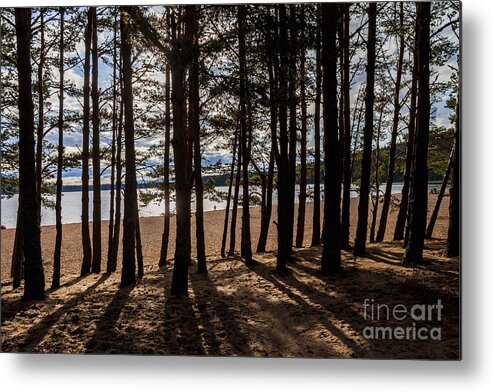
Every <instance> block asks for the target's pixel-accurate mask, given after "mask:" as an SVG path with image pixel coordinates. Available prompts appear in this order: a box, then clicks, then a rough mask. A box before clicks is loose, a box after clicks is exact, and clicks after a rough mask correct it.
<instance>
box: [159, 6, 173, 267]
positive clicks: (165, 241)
mask: <svg viewBox="0 0 493 392" xmlns="http://www.w3.org/2000/svg"><path fill="white" fill-rule="evenodd" d="M168 15H169V12H168ZM168 20H169V18H168ZM170 84H171V81H170V71H169V65H166V88H165V89H166V90H165V97H164V100H165V110H166V114H165V116H166V117H165V133H164V163H163V168H164V226H163V236H162V238H161V256H160V257H159V267H164V266H165V265H166V259H167V257H168V246H169V227H170V189H169V163H170V162H169V152H170V151H169V150H170V145H171V105H170V100H171V97H170V90H171V89H170V87H171V86H170Z"/></svg>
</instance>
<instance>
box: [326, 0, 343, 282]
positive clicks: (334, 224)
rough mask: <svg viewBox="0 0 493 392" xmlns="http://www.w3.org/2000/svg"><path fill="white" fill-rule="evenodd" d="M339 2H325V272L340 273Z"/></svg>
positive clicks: (328, 273)
mask: <svg viewBox="0 0 493 392" xmlns="http://www.w3.org/2000/svg"><path fill="white" fill-rule="evenodd" d="M338 11H339V10H338V5H337V4H335V3H324V4H322V39H323V47H322V69H323V87H322V88H323V110H324V112H323V113H324V114H323V121H324V167H325V173H324V182H325V186H324V192H325V201H324V227H325V230H324V233H323V236H324V238H323V241H322V242H323V246H324V247H323V252H322V261H321V272H322V274H323V275H331V274H336V273H338V272H339V271H340V269H341V242H340V233H341V231H340V230H341V173H340V172H341V170H340V164H341V161H340V156H339V154H340V152H339V148H340V145H339V140H338V139H339V135H338V122H337V47H336V31H337V19H338Z"/></svg>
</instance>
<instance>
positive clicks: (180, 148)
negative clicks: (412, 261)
mask: <svg viewBox="0 0 493 392" xmlns="http://www.w3.org/2000/svg"><path fill="white" fill-rule="evenodd" d="M187 12H190V11H189V9H188V8H187ZM171 19H172V21H171V26H172V30H173V31H172V36H173V39H172V52H173V55H172V56H170V57H171V58H170V66H171V79H172V93H171V104H172V106H173V141H172V145H173V158H174V161H175V188H176V244H175V261H174V265H173V277H172V282H171V294H172V295H175V296H187V295H188V265H189V264H190V251H191V245H190V240H191V237H190V213H191V210H190V199H191V196H190V194H191V187H190V175H191V172H190V167H191V164H190V162H189V158H190V155H189V145H188V144H189V137H188V135H187V125H186V118H187V117H186V101H185V70H186V66H185V64H184V61H183V60H181V59H180V57H181V56H184V55H185V54H184V53H182V48H181V46H182V45H181V44H180V42H181V41H183V36H182V35H181V34H180V35H179V36H178V37H177V33H178V32H177V31H176V30H177V26H176V22H175V20H174V19H175V18H174V15H172V18H171ZM188 33H189V32H188ZM178 34H179V33H178Z"/></svg>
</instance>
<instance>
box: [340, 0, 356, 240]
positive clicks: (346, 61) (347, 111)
mask: <svg viewBox="0 0 493 392" xmlns="http://www.w3.org/2000/svg"><path fill="white" fill-rule="evenodd" d="M349 7H350V4H345V5H344V6H343V37H342V51H343V69H344V72H343V75H344V77H343V83H342V95H343V97H344V99H343V102H344V108H343V113H342V114H343V116H344V121H343V123H344V133H343V134H344V142H343V143H342V145H343V148H344V151H343V154H342V155H343V157H344V158H343V169H342V170H343V179H342V183H343V188H342V212H341V247H342V248H348V247H349V228H350V215H351V183H352V177H353V176H352V170H351V158H352V157H351V100H350V93H351V84H350V75H349V73H350V57H349V36H350V31H349V24H350V20H349V19H350V16H349Z"/></svg>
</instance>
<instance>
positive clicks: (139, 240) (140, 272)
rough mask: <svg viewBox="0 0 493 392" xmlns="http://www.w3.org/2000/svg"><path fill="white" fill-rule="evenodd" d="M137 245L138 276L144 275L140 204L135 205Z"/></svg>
mask: <svg viewBox="0 0 493 392" xmlns="http://www.w3.org/2000/svg"><path fill="white" fill-rule="evenodd" d="M135 214H136V215H135V247H136V251H137V276H138V277H139V278H142V277H143V276H144V255H143V254H142V237H141V235H140V219H139V204H138V202H137V203H136V206H135Z"/></svg>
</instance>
